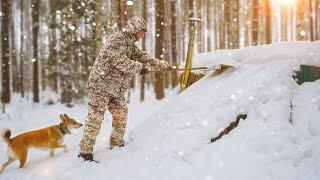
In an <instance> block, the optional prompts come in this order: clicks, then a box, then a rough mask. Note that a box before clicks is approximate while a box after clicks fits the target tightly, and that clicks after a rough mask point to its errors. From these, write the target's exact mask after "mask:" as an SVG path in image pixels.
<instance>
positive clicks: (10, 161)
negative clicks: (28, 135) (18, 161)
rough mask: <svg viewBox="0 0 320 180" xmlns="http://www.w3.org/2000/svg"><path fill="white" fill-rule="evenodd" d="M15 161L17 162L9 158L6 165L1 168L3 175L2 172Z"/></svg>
mask: <svg viewBox="0 0 320 180" xmlns="http://www.w3.org/2000/svg"><path fill="white" fill-rule="evenodd" d="M14 160H15V159H13V158H11V157H9V159H8V161H7V162H5V163H4V164H3V165H2V166H1V168H0V174H1V173H2V171H3V170H4V169H5V168H6V167H7V166H8V165H9V164H11V163H12V162H13V161H14Z"/></svg>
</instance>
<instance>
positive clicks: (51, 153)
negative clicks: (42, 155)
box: [50, 149, 54, 157]
mask: <svg viewBox="0 0 320 180" xmlns="http://www.w3.org/2000/svg"><path fill="white" fill-rule="evenodd" d="M53 156H54V149H50V157H53Z"/></svg>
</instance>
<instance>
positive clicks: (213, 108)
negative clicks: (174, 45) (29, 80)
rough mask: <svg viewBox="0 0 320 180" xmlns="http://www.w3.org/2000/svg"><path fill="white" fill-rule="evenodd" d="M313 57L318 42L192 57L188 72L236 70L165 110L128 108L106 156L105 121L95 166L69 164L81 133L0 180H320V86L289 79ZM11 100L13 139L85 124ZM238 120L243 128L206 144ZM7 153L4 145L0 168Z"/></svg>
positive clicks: (80, 111)
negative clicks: (64, 124) (118, 140)
mask: <svg viewBox="0 0 320 180" xmlns="http://www.w3.org/2000/svg"><path fill="white" fill-rule="evenodd" d="M319 49H320V42H314V43H310V42H291V43H281V44H275V45H268V46H259V47H250V48H245V49H241V50H232V51H217V52H212V53H207V54H202V55H198V56H197V57H196V59H195V63H194V66H195V65H206V66H210V65H212V64H215V63H214V61H215V60H217V59H219V61H222V62H226V61H235V62H237V67H236V68H233V69H228V70H226V71H225V72H224V73H223V74H221V75H219V76H213V75H212V73H208V74H207V75H206V76H205V77H204V78H202V79H201V80H200V81H199V82H197V83H195V84H193V85H192V86H191V87H190V88H188V89H187V90H186V91H184V92H183V93H181V94H180V95H178V96H175V95H171V96H169V97H168V98H167V99H165V100H164V101H161V102H157V101H149V102H146V103H137V102H133V103H131V104H130V105H129V111H130V112H129V113H130V114H129V124H128V133H127V134H126V138H127V139H130V140H131V141H130V142H129V143H128V144H127V145H126V147H125V148H115V149H113V150H108V149H107V148H106V144H107V139H108V136H109V134H110V130H111V129H110V123H111V122H110V120H107V121H105V123H104V125H103V128H102V131H101V135H100V136H99V137H98V140H97V144H96V147H95V152H94V153H95V154H94V155H95V157H96V159H98V160H99V161H100V163H99V164H95V163H85V162H82V161H81V160H80V159H78V158H77V157H76V156H77V153H78V143H79V140H80V138H81V134H82V131H83V130H82V129H81V130H78V131H77V130H76V131H74V135H70V136H69V137H67V138H66V139H65V142H66V144H67V145H68V146H69V152H67V153H63V152H61V151H60V152H58V153H57V156H55V157H54V158H50V157H49V153H48V152H43V151H40V150H31V151H30V154H29V158H28V161H27V166H26V167H25V168H24V169H16V168H17V166H18V163H14V164H12V165H10V166H9V167H8V168H7V169H6V170H5V171H4V172H3V174H1V175H0V179H44V178H46V179H119V180H120V179H139V180H141V179H170V180H173V179H197V180H198V179H204V180H213V179H219V180H221V179H222V180H223V179H226V180H227V179H244V180H247V179H279V180H283V179H290V180H292V179H314V180H316V179H320V80H319V81H316V82H313V83H305V84H303V85H302V86H298V85H297V84H296V83H295V82H294V80H293V79H292V73H293V71H294V70H297V69H298V67H299V65H300V64H310V65H320V50H319ZM18 101H19V100H15V102H13V103H12V104H10V105H9V107H8V110H9V112H8V113H7V114H4V115H1V116H0V118H1V121H0V127H9V128H10V129H11V130H12V132H13V134H18V133H20V132H24V131H27V130H30V129H34V128H40V127H44V126H47V125H49V124H55V123H59V120H58V114H59V113H67V114H69V115H70V116H72V117H75V118H76V119H78V120H80V121H82V122H84V119H85V117H86V106H85V105H84V104H77V105H76V106H75V107H73V108H71V109H69V108H65V107H63V106H62V105H53V106H48V105H35V104H32V103H28V102H18ZM290 104H292V108H291V105H290ZM240 113H246V114H248V117H247V119H246V120H244V121H240V123H239V126H238V127H236V128H235V129H234V130H232V131H231V132H230V133H229V134H228V135H226V136H223V137H222V138H221V139H219V140H218V141H216V142H215V143H209V142H210V139H211V138H212V137H215V136H217V135H218V134H219V133H220V132H221V131H222V130H223V129H224V128H225V127H227V126H228V125H229V124H230V122H232V121H235V118H236V116H237V115H238V114H240ZM108 117H109V114H107V115H106V118H107V119H108ZM5 153H6V147H5V144H4V143H1V144H0V155H1V156H0V161H1V162H3V161H5V158H6V155H5Z"/></svg>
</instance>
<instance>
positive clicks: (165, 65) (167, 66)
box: [160, 60, 170, 69]
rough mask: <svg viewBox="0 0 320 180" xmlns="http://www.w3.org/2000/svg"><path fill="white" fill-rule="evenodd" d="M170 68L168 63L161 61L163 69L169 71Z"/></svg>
mask: <svg viewBox="0 0 320 180" xmlns="http://www.w3.org/2000/svg"><path fill="white" fill-rule="evenodd" d="M169 67H170V65H169V63H168V62H167V61H163V60H160V68H161V69H168V68H169Z"/></svg>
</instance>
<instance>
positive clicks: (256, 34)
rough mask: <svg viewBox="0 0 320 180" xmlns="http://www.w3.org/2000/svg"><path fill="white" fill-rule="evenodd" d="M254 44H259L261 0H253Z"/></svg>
mask: <svg viewBox="0 0 320 180" xmlns="http://www.w3.org/2000/svg"><path fill="white" fill-rule="evenodd" d="M252 7H253V9H252V45H253V46H257V45H258V44H259V39H258V38H259V15H260V14H259V11H260V8H259V1H258V0H252Z"/></svg>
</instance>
